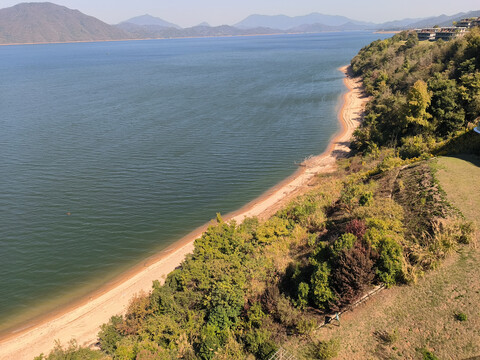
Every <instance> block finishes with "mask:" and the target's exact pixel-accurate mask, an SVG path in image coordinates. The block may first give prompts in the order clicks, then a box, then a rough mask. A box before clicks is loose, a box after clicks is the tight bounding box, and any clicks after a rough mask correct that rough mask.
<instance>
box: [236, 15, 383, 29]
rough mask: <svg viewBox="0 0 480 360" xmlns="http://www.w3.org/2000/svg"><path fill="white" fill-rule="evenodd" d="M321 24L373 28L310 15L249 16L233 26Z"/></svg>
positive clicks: (365, 24)
mask: <svg viewBox="0 0 480 360" xmlns="http://www.w3.org/2000/svg"><path fill="white" fill-rule="evenodd" d="M315 24H321V25H324V26H330V27H341V26H342V25H345V24H353V25H361V26H364V27H370V28H375V24H373V23H367V22H363V21H356V20H352V19H349V18H347V17H345V16H336V15H324V14H319V13H312V14H310V15H304V16H295V17H290V16H286V15H274V16H269V15H250V16H249V17H247V18H246V19H245V20H242V21H240V22H239V23H237V24H235V25H234V26H235V27H237V28H240V29H250V28H255V27H269V28H272V29H279V30H291V29H295V28H299V27H301V26H304V25H315Z"/></svg>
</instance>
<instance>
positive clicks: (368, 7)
mask: <svg viewBox="0 0 480 360" xmlns="http://www.w3.org/2000/svg"><path fill="white" fill-rule="evenodd" d="M19 2H21V1H18V0H0V8H5V7H9V6H13V5H15V4H17V3H19ZM37 2H41V1H37ZM51 2H54V3H56V4H59V5H64V6H67V7H69V8H72V9H78V10H80V11H81V12H83V13H85V14H87V15H92V16H95V17H97V18H99V19H100V20H102V21H105V22H107V23H109V24H116V23H119V22H121V21H123V20H126V19H128V18H131V17H133V16H138V15H143V14H150V15H153V16H157V17H160V18H162V19H164V20H167V21H170V22H173V23H176V24H178V25H180V26H184V27H186V26H193V25H197V24H198V23H200V22H202V21H207V22H209V23H210V24H211V25H222V24H228V25H232V24H234V23H236V22H239V21H241V20H243V19H244V18H245V17H247V16H248V15H251V14H264V15H278V14H285V15H290V16H297V15H306V14H309V13H312V12H320V13H323V14H328V15H344V16H347V17H350V18H353V19H355V20H363V21H373V22H384V21H390V20H398V19H403V18H406V17H426V16H436V15H441V14H447V15H453V14H455V13H458V12H466V11H470V10H479V9H480V1H479V0H435V1H426V0H400V1H399V0H394V1H392V0H364V1H359V0H329V1H325V0H135V1H125V0H53V1H51Z"/></svg>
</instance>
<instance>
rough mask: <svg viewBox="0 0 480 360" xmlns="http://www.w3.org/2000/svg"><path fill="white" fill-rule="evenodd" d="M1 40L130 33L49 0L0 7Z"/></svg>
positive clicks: (91, 37) (73, 38)
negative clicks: (48, 0)
mask: <svg viewBox="0 0 480 360" xmlns="http://www.w3.org/2000/svg"><path fill="white" fill-rule="evenodd" d="M0 24H2V26H1V29H0V44H11V43H41V42H69V41H98V40H118V39H125V38H128V35H127V34H126V33H125V32H123V31H121V30H120V29H117V28H115V27H113V26H110V25H108V24H106V23H104V22H103V21H100V20H98V19H96V18H94V17H92V16H88V15H85V14H83V13H81V12H80V11H78V10H71V9H69V8H67V7H65V6H60V5H56V4H53V3H50V2H42V3H20V4H17V5H15V6H12V7H9V8H5V9H0Z"/></svg>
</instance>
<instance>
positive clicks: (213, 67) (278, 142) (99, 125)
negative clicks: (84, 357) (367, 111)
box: [0, 32, 385, 329]
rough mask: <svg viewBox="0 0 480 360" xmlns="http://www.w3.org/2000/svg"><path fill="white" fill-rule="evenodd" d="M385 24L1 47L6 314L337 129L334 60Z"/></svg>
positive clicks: (176, 226) (101, 266) (236, 201)
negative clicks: (351, 29)
mask: <svg viewBox="0 0 480 360" xmlns="http://www.w3.org/2000/svg"><path fill="white" fill-rule="evenodd" d="M379 37H385V36H384V35H377V34H371V33H358V32H357V33H327V34H316V35H288V36H263V37H262V36H259V37H238V38H208V39H176V40H154V41H130V42H111V43H108V42H107V43H105V42H102V43H78V44H52V45H26V46H3V47H0V91H1V95H0V109H1V115H0V154H1V157H0V177H1V180H0V232H1V233H0V234H1V236H0V256H1V261H0V324H3V325H0V329H2V326H3V328H5V327H7V326H8V325H12V324H13V323H15V322H19V321H23V320H25V319H27V318H28V317H30V316H33V315H38V314H39V313H42V312H45V311H48V310H51V309H52V308H53V307H55V306H58V305H59V304H61V303H64V302H67V301H70V300H72V299H73V298H75V297H76V296H79V295H80V294H82V293H85V292H87V291H90V290H92V289H93V288H95V287H96V286H99V285H100V284H101V283H104V282H106V281H108V280H110V279H111V278H112V277H113V276H115V275H118V274H119V272H121V271H123V270H125V269H126V268H128V267H130V266H132V265H133V264H135V263H137V262H138V261H140V260H141V259H143V258H146V257H147V256H150V255H152V254H154V253H156V252H158V251H160V250H161V249H162V248H165V247H166V246H168V245H169V244H171V243H173V242H175V241H176V240H178V239H179V238H180V237H181V236H183V235H185V234H186V233H188V232H189V231H191V230H193V229H194V228H196V227H197V226H199V225H201V224H203V223H205V222H207V221H208V220H209V219H211V218H213V217H214V216H215V213H216V212H221V213H227V212H229V211H232V210H235V209H237V208H239V207H240V206H242V205H244V204H245V203H247V202H248V201H250V200H252V199H254V198H255V197H257V196H259V195H260V194H262V193H263V192H264V191H266V190H267V189H268V188H270V187H271V186H273V185H274V184H276V183H278V182H279V181H280V180H282V179H284V178H285V177H287V176H288V175H290V174H291V173H293V172H294V171H295V169H296V165H295V163H299V162H301V161H302V160H303V159H304V158H305V157H307V156H309V155H312V154H319V153H321V152H322V151H323V150H324V149H325V148H326V146H327V144H328V141H329V140H330V139H331V137H332V135H333V134H334V133H335V132H336V131H337V130H338V124H337V111H338V109H339V101H340V98H341V95H342V93H343V92H344V91H345V89H344V86H343V83H342V74H341V73H340V72H339V71H338V70H337V68H338V67H340V66H342V65H345V64H347V63H349V61H350V59H351V58H352V57H353V56H354V55H355V54H356V53H357V52H358V50H359V49H360V48H361V47H362V46H364V45H366V44H368V43H369V42H371V41H372V40H375V39H377V38H379ZM94 279H97V280H94Z"/></svg>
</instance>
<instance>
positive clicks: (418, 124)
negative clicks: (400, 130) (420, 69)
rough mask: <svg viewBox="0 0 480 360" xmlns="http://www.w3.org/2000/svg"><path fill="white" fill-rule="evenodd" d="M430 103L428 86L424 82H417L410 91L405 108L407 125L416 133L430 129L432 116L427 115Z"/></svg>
mask: <svg viewBox="0 0 480 360" xmlns="http://www.w3.org/2000/svg"><path fill="white" fill-rule="evenodd" d="M430 101H431V96H430V93H429V92H428V87H427V84H426V83H425V81H423V80H417V81H416V82H415V84H413V86H412V87H411V88H410V90H409V91H408V94H407V104H406V107H405V121H406V123H407V125H412V126H411V127H412V128H413V130H414V132H417V131H418V130H424V129H425V128H427V127H429V125H430V124H429V122H428V119H429V118H430V117H431V115H430V114H429V113H427V108H428V106H429V105H430Z"/></svg>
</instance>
